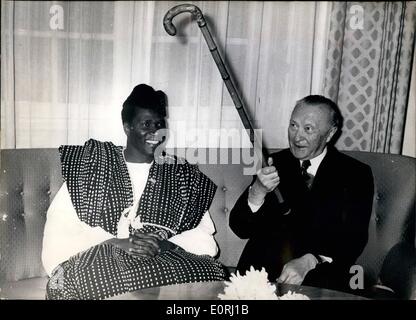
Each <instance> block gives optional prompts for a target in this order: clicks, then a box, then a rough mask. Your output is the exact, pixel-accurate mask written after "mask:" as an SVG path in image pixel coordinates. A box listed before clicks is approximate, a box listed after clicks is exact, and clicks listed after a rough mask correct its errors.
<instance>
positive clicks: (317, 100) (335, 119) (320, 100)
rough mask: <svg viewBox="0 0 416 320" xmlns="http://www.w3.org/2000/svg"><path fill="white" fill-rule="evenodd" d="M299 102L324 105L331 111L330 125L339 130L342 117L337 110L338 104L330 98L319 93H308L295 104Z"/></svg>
mask: <svg viewBox="0 0 416 320" xmlns="http://www.w3.org/2000/svg"><path fill="white" fill-rule="evenodd" d="M300 104H308V105H313V106H317V105H324V106H326V107H327V108H328V109H329V110H330V111H331V116H332V125H333V126H334V127H336V128H337V129H339V130H340V129H341V128H342V122H343V118H342V114H341V111H340V110H339V107H338V105H337V104H336V103H335V102H333V101H332V100H331V99H328V98H326V97H324V96H321V95H309V96H306V97H304V98H303V99H301V100H299V101H297V102H296V106H298V105H300Z"/></svg>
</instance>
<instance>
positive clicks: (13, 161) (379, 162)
mask: <svg viewBox="0 0 416 320" xmlns="http://www.w3.org/2000/svg"><path fill="white" fill-rule="evenodd" d="M189 151H190V150H189V149H188V150H186V153H179V154H181V155H182V154H185V155H191V156H195V155H198V159H199V167H200V169H201V171H203V172H204V173H205V174H206V175H208V176H209V177H210V178H211V179H212V180H213V181H214V182H215V184H216V185H217V186H218V188H217V191H216V194H215V198H214V200H213V203H212V205H211V207H210V213H211V216H212V218H213V220H214V223H215V226H216V234H215V238H216V241H217V243H218V245H219V248H220V252H219V255H218V259H219V260H220V261H221V262H222V263H223V264H224V265H225V266H227V267H229V268H230V270H231V271H233V270H234V269H235V266H236V265H237V262H238V258H239V256H240V254H241V251H242V250H243V247H244V245H245V243H246V240H241V239H239V238H238V237H237V236H236V235H235V234H234V233H233V232H232V231H231V230H230V228H229V226H228V216H229V212H230V210H231V209H232V207H233V205H234V203H235V202H236V201H237V199H238V197H239V196H240V194H241V193H242V192H243V190H244V189H245V188H246V187H247V186H248V185H249V183H250V182H251V179H252V177H251V176H250V175H246V174H244V173H247V172H245V170H247V169H248V168H249V167H250V166H252V164H251V163H248V161H243V159H245V158H243V152H246V151H247V150H244V149H209V150H208V149H198V150H191V152H189ZM249 152H251V151H249ZM345 153H346V154H348V155H350V156H352V157H354V158H356V159H358V160H360V161H362V162H364V163H367V164H368V165H370V166H371V168H372V171H373V175H374V179H375V194H374V204H373V212H372V215H371V219H370V224H369V237H368V243H367V245H366V247H365V249H364V250H363V252H362V254H361V256H360V257H359V258H358V260H357V264H359V265H361V266H363V268H364V272H365V286H366V287H374V285H376V284H377V282H378V281H379V279H380V273H381V271H382V270H384V269H385V268H384V269H383V264H384V263H385V258H386V256H388V254H389V252H390V250H391V249H392V248H393V247H394V246H397V245H398V244H400V243H406V244H407V245H408V246H410V247H411V248H414V247H415V244H416V237H415V224H416V222H415V197H416V192H415V176H416V159H415V158H411V157H406V156H400V155H391V154H381V153H370V152H362V151H345ZM0 155H1V158H0V161H1V162H0V244H1V247H0V254H1V256H0V288H1V291H0V298H2V299H44V297H45V286H46V282H47V276H46V273H45V270H44V269H43V267H42V262H41V248H42V237H43V228H44V224H45V221H46V212H47V209H48V207H49V204H50V203H51V201H52V200H53V198H54V196H55V194H56V192H57V191H58V189H59V188H60V186H61V185H62V176H61V169H60V163H59V154H58V150H57V149H52V148H50V149H49V148H48V149H5V150H1V151H0ZM204 157H205V160H203V159H204ZM246 158H247V157H246ZM201 159H202V160H201ZM208 159H209V162H208ZM246 162H247V163H246ZM389 256H393V257H395V255H389ZM395 261H396V258H393V260H392V259H390V260H389V262H388V263H389V266H390V269H388V270H390V271H389V273H391V272H393V273H394V272H397V273H401V272H405V270H403V263H402V262H401V263H396V264H395ZM397 261H401V260H400V259H398V260H397ZM391 266H393V267H391ZM392 270H393V271H392ZM406 270H410V273H412V272H413V271H412V270H414V265H413V264H410V269H409V268H407V269H406ZM406 279H408V280H406V281H408V282H409V283H406V284H405V287H406V288H407V289H406V293H405V294H402V295H401V297H400V298H404V299H409V298H412V299H414V298H416V294H415V291H416V285H415V278H414V277H412V274H411V275H410V277H407V278H406ZM409 279H410V280H409ZM401 285H402V286H403V283H401ZM391 286H394V284H392V285H391Z"/></svg>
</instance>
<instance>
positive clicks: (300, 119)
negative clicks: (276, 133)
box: [288, 103, 336, 160]
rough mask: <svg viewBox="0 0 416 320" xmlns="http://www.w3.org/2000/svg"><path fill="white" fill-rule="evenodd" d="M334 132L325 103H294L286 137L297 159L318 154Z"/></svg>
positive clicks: (308, 157)
mask: <svg viewBox="0 0 416 320" xmlns="http://www.w3.org/2000/svg"><path fill="white" fill-rule="evenodd" d="M335 132H336V128H335V127H334V126H333V125H332V115H331V110H330V109H329V108H328V107H326V106H325V105H308V104H306V103H301V104H298V105H296V107H295V109H294V110H293V112H292V116H291V117H290V122H289V128H288V137H289V147H290V151H291V152H292V154H293V155H294V157H295V158H297V159H299V160H306V159H312V158H315V157H316V156H318V155H320V154H321V153H322V151H323V150H324V148H325V146H326V144H327V143H328V142H329V141H330V140H331V138H332V137H333V135H334V134H335Z"/></svg>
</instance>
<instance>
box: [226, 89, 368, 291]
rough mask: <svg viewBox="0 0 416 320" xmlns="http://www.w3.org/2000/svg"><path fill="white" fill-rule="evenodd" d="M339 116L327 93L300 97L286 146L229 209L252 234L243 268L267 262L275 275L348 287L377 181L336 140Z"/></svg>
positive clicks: (236, 226) (234, 225) (239, 228)
mask: <svg viewBox="0 0 416 320" xmlns="http://www.w3.org/2000/svg"><path fill="white" fill-rule="evenodd" d="M341 123H342V116H341V113H340V111H339V109H338V107H337V105H336V104H335V103H334V102H332V101H331V100H329V99H327V98H325V97H323V96H318V95H312V96H307V97H305V98H303V99H302V100H300V101H298V102H297V103H296V105H295V108H294V110H293V112H292V115H291V118H290V123H289V127H288V137H289V148H288V149H285V150H282V151H280V152H277V153H274V154H272V155H271V157H270V158H269V159H268V166H266V167H264V168H262V169H261V170H259V171H258V172H257V176H255V177H254V178H253V182H252V183H251V185H250V186H249V187H248V188H247V189H246V190H245V192H244V193H243V194H242V195H241V196H240V198H239V200H238V201H237V202H236V204H235V206H234V208H233V210H232V211H231V213H230V227H231V229H232V230H233V231H234V232H235V234H237V235H238V236H239V237H240V238H243V239H249V241H248V242H247V244H246V246H245V248H244V250H243V253H242V255H241V257H240V260H239V263H238V266H237V270H239V271H240V272H241V273H242V274H244V273H245V271H246V270H248V269H249V268H250V266H254V267H255V268H256V269H260V268H262V267H264V268H265V269H266V271H267V272H268V275H269V280H270V281H276V280H277V281H278V282H282V283H289V284H308V285H315V286H320V287H326V288H332V289H339V290H344V291H348V290H349V279H350V278H351V276H352V274H350V268H351V266H352V265H354V264H355V261H356V259H357V258H358V256H359V255H360V254H361V252H362V250H363V249H364V246H365V244H366V243H367V237H368V223H369V219H370V215H371V210H372V201H373V193H374V183H373V176H372V172H371V169H370V168H369V167H368V166H367V165H365V164H363V163H361V162H359V161H357V160H355V159H353V158H351V157H349V156H346V155H345V154H343V153H340V152H339V151H337V150H336V148H335V147H334V146H333V144H331V141H332V140H334V139H333V138H334V136H335V135H336V134H337V133H339V132H340V128H341ZM277 187H278V188H279V190H280V192H281V194H282V196H283V199H284V202H283V203H280V202H279V201H278V198H277V197H276V195H275V193H274V192H272V191H273V190H274V189H275V188H277Z"/></svg>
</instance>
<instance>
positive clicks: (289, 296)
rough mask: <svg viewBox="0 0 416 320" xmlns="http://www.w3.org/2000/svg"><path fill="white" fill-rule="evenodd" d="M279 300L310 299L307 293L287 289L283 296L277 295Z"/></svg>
mask: <svg viewBox="0 0 416 320" xmlns="http://www.w3.org/2000/svg"><path fill="white" fill-rule="evenodd" d="M279 300H311V299H310V298H309V297H308V296H307V295H304V294H302V293H296V292H292V291H290V290H289V291H288V292H287V293H286V294H284V295H283V296H280V297H279Z"/></svg>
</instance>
